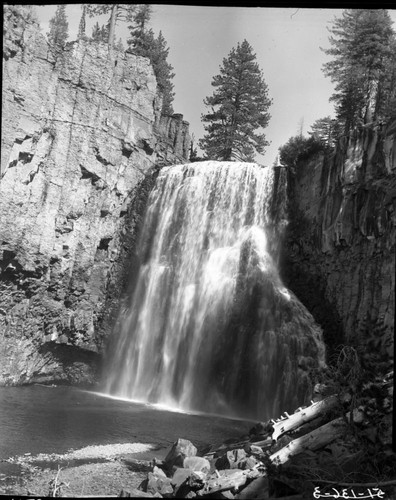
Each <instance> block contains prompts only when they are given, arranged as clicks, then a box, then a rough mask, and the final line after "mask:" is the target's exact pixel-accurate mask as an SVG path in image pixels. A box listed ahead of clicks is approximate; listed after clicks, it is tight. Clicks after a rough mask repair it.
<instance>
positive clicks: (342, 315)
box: [282, 121, 396, 360]
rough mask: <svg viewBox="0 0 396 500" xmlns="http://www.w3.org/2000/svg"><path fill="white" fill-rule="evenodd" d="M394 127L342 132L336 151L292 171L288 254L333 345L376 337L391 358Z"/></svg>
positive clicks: (298, 286)
mask: <svg viewBox="0 0 396 500" xmlns="http://www.w3.org/2000/svg"><path fill="white" fill-rule="evenodd" d="M395 128H396V127H395V121H391V122H390V123H388V124H387V126H386V127H383V128H382V130H380V129H379V127H378V126H377V125H376V124H375V123H373V124H372V125H371V126H370V127H369V128H365V129H362V130H360V131H355V132H354V133H352V134H351V136H349V137H343V138H342V139H341V140H340V142H339V144H338V147H337V149H336V151H335V152H334V154H333V155H332V156H331V157H328V158H324V157H323V155H320V154H319V155H317V156H315V157H312V158H310V159H308V160H307V161H304V162H300V163H299V164H298V165H297V168H296V171H295V172H294V173H293V172H291V171H289V177H288V198H289V210H288V211H289V219H290V222H289V225H288V227H287V231H286V240H285V247H284V252H283V255H282V269H283V275H284V279H285V281H286V284H287V285H288V286H289V287H290V288H291V289H292V290H293V291H294V292H295V293H296V294H297V296H298V297H299V298H300V299H301V300H302V302H303V303H304V304H305V305H306V306H307V307H308V309H309V310H310V311H311V312H312V314H313V315H314V317H315V319H316V320H317V321H318V322H319V323H320V324H321V326H322V327H323V329H324V336H325V339H326V342H327V345H328V346H330V347H331V348H334V347H336V346H337V345H339V344H341V343H347V344H352V345H355V346H358V347H359V348H360V349H362V350H364V349H365V346H366V347H368V346H371V347H370V349H372V348H373V346H374V343H375V348H374V351H373V354H374V355H376V356H377V357H378V359H380V358H381V359H382V360H385V359H391V358H392V357H393V347H392V346H393V328H394V305H395V299H394V290H395V225H396V220H395V214H396V180H395V179H396V176H395V173H396V147H395V135H396V130H395ZM367 321H369V322H371V323H373V324H375V325H376V327H375V328H371V329H370V328H367V327H366V323H367ZM376 332H377V333H376ZM379 332H380V333H379ZM374 338H375V339H376V341H375V342H374ZM330 352H331V350H330Z"/></svg>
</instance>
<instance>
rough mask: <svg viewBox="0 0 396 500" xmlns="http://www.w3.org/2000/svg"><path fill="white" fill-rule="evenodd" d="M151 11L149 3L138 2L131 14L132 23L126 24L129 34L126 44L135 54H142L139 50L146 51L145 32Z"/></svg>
mask: <svg viewBox="0 0 396 500" xmlns="http://www.w3.org/2000/svg"><path fill="white" fill-rule="evenodd" d="M151 12H152V8H151V5H149V4H139V5H137V8H136V10H135V12H134V13H133V14H132V24H131V25H130V26H128V28H129V31H130V34H131V38H129V39H128V46H129V48H130V49H131V50H132V51H133V53H134V54H136V55H142V54H141V53H140V52H141V51H143V52H144V51H147V47H146V46H147V43H148V39H147V33H148V24H149V22H150V18H151Z"/></svg>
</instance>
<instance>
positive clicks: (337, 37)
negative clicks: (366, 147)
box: [322, 9, 396, 134]
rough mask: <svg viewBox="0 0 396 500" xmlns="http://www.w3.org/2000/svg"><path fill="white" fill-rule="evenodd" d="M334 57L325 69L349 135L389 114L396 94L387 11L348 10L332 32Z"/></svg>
mask: <svg viewBox="0 0 396 500" xmlns="http://www.w3.org/2000/svg"><path fill="white" fill-rule="evenodd" d="M329 31H330V33H331V34H332V36H331V37H329V42H330V48H328V49H322V50H323V52H324V53H325V54H327V55H330V56H332V59H331V60H330V61H329V62H326V63H325V64H324V65H323V70H324V73H325V75H326V76H329V77H330V78H331V80H332V82H334V83H335V92H334V93H333V95H332V96H331V98H330V100H331V101H333V102H334V103H335V105H336V114H337V120H338V121H339V123H341V124H342V125H343V127H344V133H345V134H347V133H348V132H349V131H350V130H351V129H352V128H353V127H355V126H356V125H358V124H359V123H362V122H369V121H371V120H373V119H382V118H386V117H387V116H388V115H389V114H390V109H389V108H390V102H391V101H392V99H393V97H392V96H394V94H395V90H396V89H395V83H394V82H395V79H394V74H395V61H396V59H395V33H394V32H393V29H392V19H391V17H390V15H389V13H388V12H387V11H386V10H384V9H347V10H345V11H343V13H342V16H341V17H340V18H336V19H334V21H333V25H332V27H331V28H330V29H329Z"/></svg>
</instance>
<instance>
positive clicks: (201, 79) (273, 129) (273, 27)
mask: <svg viewBox="0 0 396 500" xmlns="http://www.w3.org/2000/svg"><path fill="white" fill-rule="evenodd" d="M152 8H153V13H152V17H151V23H150V27H151V28H152V29H153V30H154V32H155V33H156V34H158V33H159V31H160V30H161V31H162V34H163V36H164V38H165V40H166V42H167V45H168V47H169V55H168V62H169V63H170V64H171V65H172V66H173V68H174V69H173V71H174V73H175V77H174V79H173V84H174V92H175V100H174V102H173V108H174V111H175V113H181V114H183V116H184V119H185V120H186V121H188V122H189V124H190V134H191V135H193V136H194V139H195V144H196V143H197V141H198V140H199V139H200V138H202V137H203V135H204V133H205V131H204V128H203V124H202V122H201V115H202V114H203V113H205V112H206V108H205V106H204V104H203V100H204V99H205V97H207V96H209V95H212V94H213V90H214V88H213V87H212V85H211V82H212V79H213V77H214V76H215V75H217V74H219V69H220V66H221V65H222V63H223V59H224V58H226V57H227V56H228V55H229V53H230V52H231V49H232V48H233V47H236V46H237V44H238V42H242V41H243V40H245V39H246V40H247V41H248V42H249V44H250V45H251V46H252V48H253V52H254V53H255V54H256V57H257V63H258V65H259V67H260V68H261V70H262V71H263V77H264V81H265V82H266V84H267V86H268V95H269V97H270V98H272V100H273V104H272V105H271V107H270V109H269V112H270V114H271V119H270V121H269V125H268V127H267V128H266V129H265V130H264V133H265V135H266V138H267V140H268V141H270V145H269V146H268V147H267V148H266V152H265V154H264V155H257V161H258V163H260V164H262V165H272V164H273V163H274V161H275V159H276V157H277V154H278V149H279V147H280V146H282V145H283V144H285V143H286V142H287V140H288V139H289V138H290V137H292V136H295V135H297V134H298V133H299V131H300V129H301V127H302V131H303V133H304V134H305V135H307V133H308V131H309V130H310V129H311V126H312V124H313V123H314V122H315V120H318V119H319V118H323V117H325V116H328V115H330V116H334V106H333V104H332V103H330V102H329V98H330V96H331V94H332V93H333V89H334V87H333V84H332V82H331V81H330V79H329V78H327V77H325V76H324V74H323V71H322V66H323V64H324V63H325V62H327V61H329V60H330V58H329V56H327V55H326V54H325V53H324V52H323V51H322V50H321V48H324V49H326V48H328V47H330V43H329V40H328V38H329V36H330V33H329V31H328V28H329V27H331V25H332V21H333V20H334V19H335V18H338V17H341V14H342V9H325V8H294V7H293V8H286V7H282V8H273V7H233V6H227V7H214V6H193V5H172V4H169V5H164V4H152ZM55 10H56V5H45V6H41V7H38V6H36V12H37V14H38V18H39V21H40V25H41V28H42V31H43V33H47V31H48V21H49V20H50V18H51V17H53V15H54V13H55ZM388 12H389V14H390V16H391V18H392V20H393V23H394V25H393V27H394V29H396V9H388ZM66 13H67V16H68V22H69V35H70V36H69V41H71V40H74V39H75V38H76V36H77V30H78V24H79V21H80V17H81V4H68V5H67V8H66ZM107 18H108V16H98V17H97V18H95V19H87V30H86V33H87V35H90V34H91V31H92V26H93V24H94V23H95V22H96V21H98V22H99V24H105V23H106V22H107ZM116 36H117V37H121V38H122V39H123V40H124V41H125V40H126V37H127V36H128V29H127V26H126V24H125V23H120V24H119V25H118V26H117V31H116ZM124 45H125V46H126V44H125V43H124Z"/></svg>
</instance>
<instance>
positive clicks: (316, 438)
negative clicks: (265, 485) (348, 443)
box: [270, 417, 347, 464]
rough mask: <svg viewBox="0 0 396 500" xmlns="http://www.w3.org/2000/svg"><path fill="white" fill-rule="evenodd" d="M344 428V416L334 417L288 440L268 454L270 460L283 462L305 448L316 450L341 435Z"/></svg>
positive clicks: (345, 425)
mask: <svg viewBox="0 0 396 500" xmlns="http://www.w3.org/2000/svg"><path fill="white" fill-rule="evenodd" d="M346 428H347V424H346V422H345V420H344V417H339V418H336V419H335V420H332V421H331V422H328V423H327V424H324V425H322V426H321V427H319V428H318V429H315V430H314V431H312V432H310V433H308V434H305V435H304V436H301V437H299V438H297V439H294V440H293V441H290V443H288V444H287V445H286V446H284V447H283V448H281V449H280V450H279V451H277V452H276V453H273V454H272V455H271V456H270V460H271V461H272V462H274V463H276V464H284V463H285V462H287V461H288V460H289V458H290V457H291V456H293V455H297V454H298V453H302V452H303V451H305V450H312V451H314V450H318V449H319V448H322V447H323V446H326V445H327V444H328V443H331V441H334V440H335V439H337V438H338V437H340V436H342V435H343V434H344V433H345V430H346Z"/></svg>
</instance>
